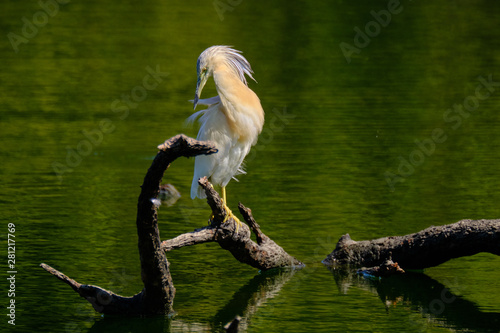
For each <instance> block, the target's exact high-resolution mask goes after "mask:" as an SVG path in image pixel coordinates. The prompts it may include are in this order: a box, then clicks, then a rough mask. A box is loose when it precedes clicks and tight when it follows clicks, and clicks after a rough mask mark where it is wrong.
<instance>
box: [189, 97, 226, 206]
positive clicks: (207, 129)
mask: <svg viewBox="0 0 500 333" xmlns="http://www.w3.org/2000/svg"><path fill="white" fill-rule="evenodd" d="M199 112H200V113H201V114H202V115H201V117H200V119H199V120H198V121H199V123H200V124H201V126H200V131H199V132H198V136H197V137H196V139H197V140H200V141H211V142H213V143H214V144H215V145H216V148H217V150H218V152H217V153H216V154H212V155H199V156H196V158H195V163H194V175H193V183H192V185H191V197H192V198H195V197H198V198H205V197H206V196H205V193H204V192H203V190H202V189H201V187H200V186H199V185H198V179H199V178H201V177H204V176H206V177H209V178H210V177H212V176H213V175H214V171H215V170H216V169H218V168H220V166H221V165H226V164H227V162H228V161H226V160H225V159H228V158H229V156H228V154H229V151H230V147H231V145H232V141H233V138H232V137H231V134H230V133H229V131H228V125H227V120H226V118H225V116H224V114H223V113H222V112H221V111H220V110H219V108H218V104H215V105H212V106H210V107H209V108H208V109H206V110H203V111H199ZM197 113H198V112H197ZM229 179H230V177H229ZM211 181H212V182H213V183H214V184H217V185H222V184H224V183H225V184H227V182H225V181H224V179H221V178H220V177H218V176H216V177H212V179H211ZM228 181H229V180H228ZM225 184H224V185H225Z"/></svg>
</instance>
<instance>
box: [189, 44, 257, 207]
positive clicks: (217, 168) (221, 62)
mask: <svg viewBox="0 0 500 333" xmlns="http://www.w3.org/2000/svg"><path fill="white" fill-rule="evenodd" d="M197 72H198V83H197V86H196V94H195V99H194V107H195V108H196V105H197V104H200V105H207V106H208V108H207V109H206V110H202V111H198V112H196V113H194V114H193V115H192V116H191V117H189V118H188V121H190V122H193V121H194V120H195V119H197V118H199V119H198V122H199V123H200V131H199V133H198V136H197V139H198V140H203V141H212V142H213V143H215V145H216V147H217V149H218V152H217V153H216V154H212V155H208V156H197V157H196V158H195V167H194V175H193V183H192V186H191V197H192V198H193V199H194V198H195V197H198V198H205V197H206V196H205V193H204V192H203V191H202V189H201V187H200V186H199V185H198V179H199V178H201V177H203V176H207V177H209V179H210V181H211V182H212V183H213V184H216V185H219V186H221V187H222V190H223V199H224V201H225V200H226V198H225V187H226V185H227V184H228V183H229V181H230V180H231V178H234V177H235V176H236V175H239V174H243V173H245V171H244V170H243V168H242V163H243V160H244V158H245V156H246V155H247V154H248V152H249V151H250V148H251V147H252V146H253V145H255V144H256V143H257V138H258V136H259V134H260V132H261V131H262V127H263V125H264V110H263V109H262V106H261V104H260V100H259V98H258V97H257V95H256V94H255V93H254V92H253V91H252V90H251V89H250V88H248V86H247V81H246V78H245V74H246V75H248V76H249V77H250V78H252V79H253V77H252V69H251V67H250V64H249V63H248V61H247V60H246V59H245V58H244V57H243V56H242V55H241V54H240V52H239V51H237V50H234V49H232V48H230V47H228V46H221V45H217V46H212V47H209V48H208V49H206V50H205V51H203V52H202V53H201V55H200V57H199V58H198V63H197ZM210 76H213V78H214V81H215V87H216V89H217V93H218V96H215V97H211V98H208V99H201V100H200V99H199V97H200V95H201V91H202V89H203V86H204V85H205V83H206V81H207V80H208V78H209V77H210Z"/></svg>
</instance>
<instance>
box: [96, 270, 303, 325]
mask: <svg viewBox="0 0 500 333" xmlns="http://www.w3.org/2000/svg"><path fill="white" fill-rule="evenodd" d="M296 272H297V270H296V269H276V270H271V271H268V272H263V273H259V274H257V275H255V276H254V277H253V278H252V279H250V280H249V281H248V282H247V283H246V284H245V285H244V286H242V287H241V288H240V289H238V291H236V292H235V293H234V295H233V297H232V298H231V300H230V301H229V302H228V303H227V304H226V305H224V306H223V307H221V308H220V309H219V311H217V313H216V314H215V316H214V317H213V318H212V320H211V321H210V322H209V323H201V322H195V321H184V320H181V319H177V318H175V316H173V317H172V318H170V317H165V316H156V317H155V316H151V317H145V318H137V317H131V318H125V317H123V316H103V317H102V318H100V319H99V320H97V321H95V322H94V324H93V326H92V328H91V329H90V330H89V331H88V332H91V333H97V332H131V333H136V332H137V333H139V332H164V333H166V332H210V331H212V332H224V325H225V324H226V323H228V322H230V321H231V320H233V319H234V317H235V316H237V315H239V316H240V317H241V318H242V319H241V321H240V326H239V327H240V331H245V330H246V329H247V327H248V321H249V319H250V318H251V317H252V316H253V315H254V314H255V313H256V312H257V311H258V309H259V307H260V306H261V305H263V304H265V302H266V301H267V300H268V299H269V298H273V297H275V296H277V295H278V294H279V292H280V290H281V288H282V287H283V286H284V285H285V284H286V283H287V282H288V281H289V280H290V279H291V278H292V276H293V275H294V274H295V273H296Z"/></svg>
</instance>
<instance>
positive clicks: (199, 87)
mask: <svg viewBox="0 0 500 333" xmlns="http://www.w3.org/2000/svg"><path fill="white" fill-rule="evenodd" d="M207 80H208V76H207V75H206V72H203V73H201V74H200V75H199V76H198V82H196V92H195V94H194V101H193V104H194V107H193V109H196V105H198V100H199V99H200V96H201V91H202V90H203V87H204V86H205V83H207Z"/></svg>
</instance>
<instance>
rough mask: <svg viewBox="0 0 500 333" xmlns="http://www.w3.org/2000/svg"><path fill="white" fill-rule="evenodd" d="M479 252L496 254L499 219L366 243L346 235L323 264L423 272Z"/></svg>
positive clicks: (498, 251) (499, 244)
mask: <svg viewBox="0 0 500 333" xmlns="http://www.w3.org/2000/svg"><path fill="white" fill-rule="evenodd" d="M480 252H489V253H492V254H496V255H500V220H476V221H473V220H462V221H459V222H456V223H453V224H448V225H443V226H437V227H430V228H427V229H425V230H422V231H419V232H417V233H413V234H409V235H406V236H393V237H384V238H379V239H374V240H369V241H367V240H366V241H358V242H356V241H353V240H352V239H351V237H350V236H349V234H346V235H344V236H342V237H341V238H340V240H339V241H338V243H337V246H336V248H335V250H333V252H332V253H330V254H329V255H328V256H327V257H326V259H324V260H323V263H324V264H325V265H328V266H333V265H351V266H357V267H361V266H366V267H374V266H380V265H383V264H384V263H385V262H386V261H387V260H392V261H393V262H394V263H397V264H398V265H399V267H401V268H402V269H424V268H428V267H433V266H437V265H439V264H442V263H444V262H446V261H448V260H450V259H454V258H458V257H463V256H471V255H474V254H477V253H480Z"/></svg>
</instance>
